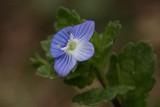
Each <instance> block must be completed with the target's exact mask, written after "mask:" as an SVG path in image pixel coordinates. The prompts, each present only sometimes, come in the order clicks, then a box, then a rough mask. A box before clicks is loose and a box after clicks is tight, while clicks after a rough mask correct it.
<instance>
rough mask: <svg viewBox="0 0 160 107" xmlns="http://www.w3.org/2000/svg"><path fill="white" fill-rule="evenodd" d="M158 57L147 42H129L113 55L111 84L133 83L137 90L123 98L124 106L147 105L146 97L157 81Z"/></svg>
mask: <svg viewBox="0 0 160 107" xmlns="http://www.w3.org/2000/svg"><path fill="white" fill-rule="evenodd" d="M155 66H156V58H155V55H154V54H153V51H152V48H151V46H150V45H149V44H148V43H146V42H139V43H129V44H127V45H126V46H125V47H124V48H123V49H122V51H121V53H120V54H119V55H118V56H116V55H113V56H112V57H111V62H110V69H109V72H108V75H107V77H108V79H109V82H110V85H114V86H116V85H131V86H134V87H135V90H134V91H132V92H130V93H128V94H127V95H126V96H125V97H123V98H122V99H121V101H122V105H123V107H145V106H146V101H145V100H146V97H147V95H148V92H149V91H150V90H151V88H152V87H153V85H154V83H155V78H154V76H153V74H154V71H155Z"/></svg>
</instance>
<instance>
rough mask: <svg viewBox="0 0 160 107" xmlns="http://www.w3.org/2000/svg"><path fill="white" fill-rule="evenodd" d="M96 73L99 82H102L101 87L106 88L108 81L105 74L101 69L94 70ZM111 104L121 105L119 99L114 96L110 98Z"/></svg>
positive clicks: (115, 106)
mask: <svg viewBox="0 0 160 107" xmlns="http://www.w3.org/2000/svg"><path fill="white" fill-rule="evenodd" d="M96 71H97V72H96V74H97V76H98V80H99V81H100V83H101V84H102V86H103V88H107V86H108V81H107V78H106V75H105V73H104V72H103V71H98V70H96ZM112 104H113V105H114V107H122V106H121V104H120V102H119V100H118V99H117V98H114V99H113V100H112Z"/></svg>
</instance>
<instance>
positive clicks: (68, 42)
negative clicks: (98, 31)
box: [50, 21, 95, 77]
mask: <svg viewBox="0 0 160 107" xmlns="http://www.w3.org/2000/svg"><path fill="white" fill-rule="evenodd" d="M94 26H95V23H94V22H93V21H85V22H84V23H82V24H78V25H76V26H73V27H71V26H69V27H66V28H63V29H62V30H60V31H59V32H58V33H56V34H55V36H54V37H53V39H52V42H51V47H50V51H51V55H52V56H53V57H55V58H56V59H55V63H54V69H55V71H56V72H57V74H58V75H59V76H61V77H65V76H67V75H68V74H69V72H70V71H71V70H72V69H73V68H74V66H75V65H76V63H77V61H85V60H87V59H89V58H91V57H92V56H93V55H94V47H93V45H92V44H91V43H90V42H89V40H90V38H91V37H92V35H93V33H94Z"/></svg>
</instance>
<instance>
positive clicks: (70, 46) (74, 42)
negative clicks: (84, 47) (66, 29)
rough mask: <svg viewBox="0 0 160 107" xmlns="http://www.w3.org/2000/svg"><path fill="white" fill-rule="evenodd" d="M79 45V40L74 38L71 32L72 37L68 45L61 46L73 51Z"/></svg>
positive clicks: (70, 51)
mask: <svg viewBox="0 0 160 107" xmlns="http://www.w3.org/2000/svg"><path fill="white" fill-rule="evenodd" d="M77 45H78V40H77V39H74V38H73V35H72V33H71V34H70V39H69V40H68V43H67V45H66V47H63V48H61V50H64V51H66V52H67V53H72V52H73V51H74V50H75V49H76V47H77Z"/></svg>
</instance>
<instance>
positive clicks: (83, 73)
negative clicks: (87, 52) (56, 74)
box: [64, 62, 94, 88]
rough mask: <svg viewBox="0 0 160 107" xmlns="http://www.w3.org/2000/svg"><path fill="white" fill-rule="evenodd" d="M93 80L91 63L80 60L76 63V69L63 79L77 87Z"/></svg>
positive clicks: (88, 83) (81, 86) (82, 86)
mask: <svg viewBox="0 0 160 107" xmlns="http://www.w3.org/2000/svg"><path fill="white" fill-rule="evenodd" d="M93 80H94V71H93V70H92V67H91V64H90V63H89V62H88V63H87V62H81V63H79V64H78V65H77V69H76V70H75V71H74V72H71V73H70V74H69V75H68V76H67V77H66V78H65V79H64V82H65V83H66V84H69V85H73V86H76V87H78V88H84V87H85V86H87V85H90V84H92V82H93Z"/></svg>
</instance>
